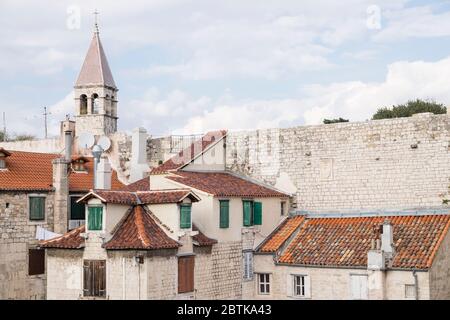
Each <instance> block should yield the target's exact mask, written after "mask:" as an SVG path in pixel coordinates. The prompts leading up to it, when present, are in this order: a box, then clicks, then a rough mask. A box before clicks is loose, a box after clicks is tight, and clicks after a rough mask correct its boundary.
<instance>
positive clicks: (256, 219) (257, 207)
mask: <svg viewBox="0 0 450 320" xmlns="http://www.w3.org/2000/svg"><path fill="white" fill-rule="evenodd" d="M253 223H254V224H255V225H262V203H261V202H253Z"/></svg>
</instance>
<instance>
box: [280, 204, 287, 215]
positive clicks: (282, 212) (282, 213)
mask: <svg viewBox="0 0 450 320" xmlns="http://www.w3.org/2000/svg"><path fill="white" fill-rule="evenodd" d="M280 204H281V208H280V215H282V216H284V215H285V213H286V201H281V203H280Z"/></svg>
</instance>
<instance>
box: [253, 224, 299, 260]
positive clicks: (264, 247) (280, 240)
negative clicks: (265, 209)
mask: <svg viewBox="0 0 450 320" xmlns="http://www.w3.org/2000/svg"><path fill="white" fill-rule="evenodd" d="M303 221H305V217H304V216H294V217H290V218H287V219H285V220H284V221H283V222H282V223H281V224H280V225H279V226H278V227H277V228H276V229H275V230H274V232H272V234H270V235H269V236H268V237H267V238H266V239H265V240H264V241H263V242H262V243H261V244H260V245H259V246H258V248H257V251H259V252H276V251H277V250H278V249H280V248H281V246H282V245H283V244H284V243H285V242H286V240H287V239H288V238H289V237H290V236H291V235H292V234H293V233H294V231H295V230H297V228H298V227H299V226H300V225H301V224H302V223H303Z"/></svg>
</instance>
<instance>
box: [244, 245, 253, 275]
mask: <svg viewBox="0 0 450 320" xmlns="http://www.w3.org/2000/svg"><path fill="white" fill-rule="evenodd" d="M242 265H243V266H244V280H252V279H253V252H252V251H244V252H243V263H242Z"/></svg>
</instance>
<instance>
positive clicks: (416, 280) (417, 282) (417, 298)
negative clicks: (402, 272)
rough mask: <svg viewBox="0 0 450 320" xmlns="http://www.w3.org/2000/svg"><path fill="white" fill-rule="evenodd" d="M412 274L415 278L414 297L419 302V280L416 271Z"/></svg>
mask: <svg viewBox="0 0 450 320" xmlns="http://www.w3.org/2000/svg"><path fill="white" fill-rule="evenodd" d="M412 274H413V277H414V297H415V298H416V300H419V280H418V278H417V272H416V270H414V271H413V273H412Z"/></svg>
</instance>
